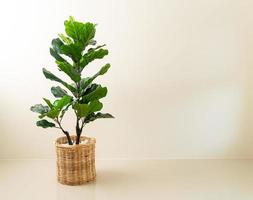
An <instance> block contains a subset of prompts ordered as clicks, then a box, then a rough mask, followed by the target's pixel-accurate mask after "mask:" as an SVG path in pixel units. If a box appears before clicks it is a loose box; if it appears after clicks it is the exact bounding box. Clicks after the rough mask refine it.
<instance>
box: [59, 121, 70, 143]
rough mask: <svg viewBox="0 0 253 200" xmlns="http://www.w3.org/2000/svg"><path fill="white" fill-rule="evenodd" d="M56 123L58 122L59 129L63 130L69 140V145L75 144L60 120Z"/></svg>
mask: <svg viewBox="0 0 253 200" xmlns="http://www.w3.org/2000/svg"><path fill="white" fill-rule="evenodd" d="M56 122H57V124H58V125H59V128H60V129H61V130H62V132H63V133H64V134H65V135H66V137H67V140H68V144H69V145H73V142H72V140H71V138H70V135H69V132H68V131H65V130H64V129H63V128H62V126H61V123H60V122H59V119H58V118H57V119H56Z"/></svg>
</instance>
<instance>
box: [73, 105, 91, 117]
mask: <svg viewBox="0 0 253 200" xmlns="http://www.w3.org/2000/svg"><path fill="white" fill-rule="evenodd" d="M72 107H73V109H74V110H75V111H76V113H77V116H78V117H79V118H82V117H85V116H87V115H88V114H89V105H88V104H80V103H75V104H74V105H73V106H72Z"/></svg>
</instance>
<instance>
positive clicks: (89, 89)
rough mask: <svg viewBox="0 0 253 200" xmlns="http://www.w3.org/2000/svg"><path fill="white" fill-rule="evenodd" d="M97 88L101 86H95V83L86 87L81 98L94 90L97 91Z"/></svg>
mask: <svg viewBox="0 0 253 200" xmlns="http://www.w3.org/2000/svg"><path fill="white" fill-rule="evenodd" d="M99 86H101V85H98V84H96V83H93V84H91V85H90V86H88V87H87V88H86V89H85V90H83V92H82V94H81V96H85V95H87V94H89V93H91V92H93V91H95V90H96V89H97V87H99Z"/></svg>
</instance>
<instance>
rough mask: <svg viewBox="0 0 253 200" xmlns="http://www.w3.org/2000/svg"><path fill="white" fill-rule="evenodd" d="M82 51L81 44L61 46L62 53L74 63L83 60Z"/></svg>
mask: <svg viewBox="0 0 253 200" xmlns="http://www.w3.org/2000/svg"><path fill="white" fill-rule="evenodd" d="M82 50H83V49H82V45H81V44H80V43H74V44H68V45H62V46H61V53H62V54H64V55H67V56H69V57H70V58H71V59H72V60H73V61H74V62H78V61H79V60H80V59H81V58H82Z"/></svg>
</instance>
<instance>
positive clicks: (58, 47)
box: [51, 38, 64, 53]
mask: <svg viewBox="0 0 253 200" xmlns="http://www.w3.org/2000/svg"><path fill="white" fill-rule="evenodd" d="M51 44H52V47H53V49H54V50H55V51H56V52H57V53H61V46H62V45H64V44H63V42H62V41H61V40H60V39H59V38H55V39H53V40H52V42H51Z"/></svg>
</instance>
